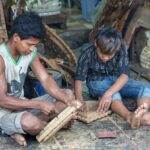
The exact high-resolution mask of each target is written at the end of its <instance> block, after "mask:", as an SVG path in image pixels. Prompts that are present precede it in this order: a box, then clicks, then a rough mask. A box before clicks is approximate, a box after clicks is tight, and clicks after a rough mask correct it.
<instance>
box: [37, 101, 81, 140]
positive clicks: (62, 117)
mask: <svg viewBox="0 0 150 150" xmlns="http://www.w3.org/2000/svg"><path fill="white" fill-rule="evenodd" d="M80 107H81V104H80V103H77V105H76V106H68V107H67V108H66V109H64V110H63V111H62V112H61V113H60V114H59V115H58V116H57V117H55V118H54V119H53V120H52V121H51V122H49V123H48V124H47V125H46V127H45V128H44V129H43V130H42V131H41V132H40V133H39V135H37V136H36V139H37V140H38V142H44V141H46V140H48V139H49V138H50V137H52V136H53V135H54V134H55V133H56V132H57V131H58V130H60V129H61V128H62V127H63V126H64V125H66V123H68V122H69V121H70V120H71V119H72V118H73V117H74V115H75V113H76V111H77V109H78V108H80Z"/></svg>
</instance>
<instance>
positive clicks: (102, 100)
mask: <svg viewBox="0 0 150 150" xmlns="http://www.w3.org/2000/svg"><path fill="white" fill-rule="evenodd" d="M84 80H86V84H87V87H88V90H89V93H90V95H91V96H92V97H95V98H97V99H98V100H99V105H98V108H97V111H98V112H106V111H107V110H108V109H109V108H111V109H112V111H114V112H115V113H117V114H119V115H120V116H121V117H123V118H124V119H125V120H126V121H128V122H129V123H130V124H131V127H134V126H137V127H139V125H140V124H141V125H150V112H148V109H149V107H150V88H149V87H150V85H146V84H144V83H142V82H139V81H135V80H133V79H130V78H129V77H128V53H127V47H126V45H125V43H124V42H123V39H122V35H121V33H120V32H119V31H117V30H115V29H113V28H111V27H102V28H101V29H100V30H99V31H98V32H97V35H96V38H95V43H94V45H93V44H91V45H90V46H89V47H87V48H86V50H85V51H84V52H83V53H82V54H81V56H80V58H79V60H78V66H77V71H76V76H75V96H76V99H79V100H80V101H81V102H82V103H83V104H84V100H83V96H82V81H84ZM122 98H132V99H137V100H138V101H137V103H138V109H137V110H136V111H135V113H134V115H133V114H132V113H131V112H130V111H129V110H128V109H127V108H126V107H125V106H124V104H123V102H122Z"/></svg>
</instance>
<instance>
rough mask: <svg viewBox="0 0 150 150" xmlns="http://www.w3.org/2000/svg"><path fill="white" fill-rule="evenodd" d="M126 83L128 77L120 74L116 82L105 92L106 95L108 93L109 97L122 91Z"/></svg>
mask: <svg viewBox="0 0 150 150" xmlns="http://www.w3.org/2000/svg"><path fill="white" fill-rule="evenodd" d="M127 81H128V75H126V74H121V75H120V76H119V78H118V79H117V81H116V82H115V83H114V84H113V85H112V86H111V87H110V88H109V89H108V90H107V91H106V93H109V94H110V95H113V94H115V93H116V92H118V91H120V90H121V89H122V87H123V86H124V85H125V84H126V83H127Z"/></svg>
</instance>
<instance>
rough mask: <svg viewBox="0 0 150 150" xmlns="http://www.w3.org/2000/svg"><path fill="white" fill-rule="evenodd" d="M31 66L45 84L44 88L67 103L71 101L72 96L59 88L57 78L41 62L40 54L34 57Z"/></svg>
mask: <svg viewBox="0 0 150 150" xmlns="http://www.w3.org/2000/svg"><path fill="white" fill-rule="evenodd" d="M31 68H32V71H33V72H34V74H35V76H36V77H37V78H38V80H39V81H40V82H41V84H42V85H43V87H44V89H45V90H46V91H47V93H49V94H50V95H51V96H53V97H54V98H55V99H57V100H60V101H62V102H64V103H65V104H67V105H69V104H70V103H71V99H70V97H67V96H66V95H65V93H64V92H62V89H61V88H59V86H58V85H57V83H56V82H55V80H54V79H53V78H52V77H51V76H50V75H49V74H48V73H47V71H46V69H45V68H44V67H43V65H42V64H41V62H40V60H39V58H38V56H37V57H36V58H35V59H34V61H33V63H32V66H31Z"/></svg>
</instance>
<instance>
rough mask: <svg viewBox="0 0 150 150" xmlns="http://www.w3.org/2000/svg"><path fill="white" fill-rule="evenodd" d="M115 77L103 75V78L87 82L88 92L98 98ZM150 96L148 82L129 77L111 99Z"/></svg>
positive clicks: (112, 82)
mask: <svg viewBox="0 0 150 150" xmlns="http://www.w3.org/2000/svg"><path fill="white" fill-rule="evenodd" d="M116 80H117V77H105V78H103V80H101V79H99V80H95V81H89V82H87V87H88V89H89V93H90V95H91V96H92V97H94V98H98V97H100V96H103V94H104V93H105V92H106V91H107V90H108V89H109V88H110V87H111V86H112V85H113V84H114V83H115V82H116ZM144 97H150V84H147V83H144V82H140V81H136V80H133V79H129V80H128V82H127V83H126V84H125V85H124V87H123V88H122V89H121V90H120V91H119V92H117V93H115V94H114V95H113V96H112V100H121V99H122V98H131V99H135V100H136V99H140V98H144Z"/></svg>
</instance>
